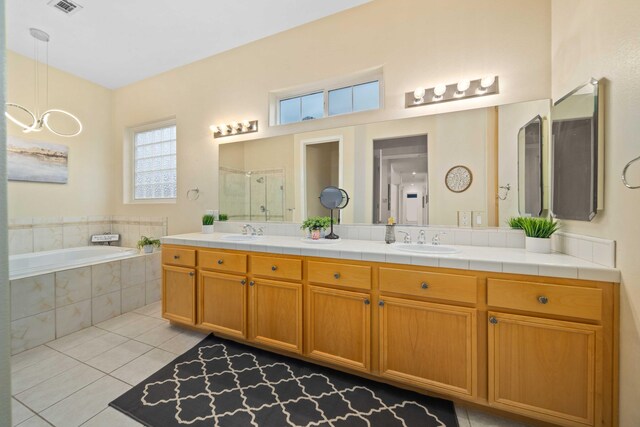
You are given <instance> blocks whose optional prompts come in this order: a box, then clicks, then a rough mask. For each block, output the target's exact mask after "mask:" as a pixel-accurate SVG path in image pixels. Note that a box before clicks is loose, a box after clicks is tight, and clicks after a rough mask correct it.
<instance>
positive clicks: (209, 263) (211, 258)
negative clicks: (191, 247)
mask: <svg viewBox="0 0 640 427" xmlns="http://www.w3.org/2000/svg"><path fill="white" fill-rule="evenodd" d="M198 252H199V257H200V264H199V267H200V268H202V269H205V270H216V271H222V272H226V273H242V274H244V273H246V272H247V256H246V255H245V254H232V253H229V252H219V251H198Z"/></svg>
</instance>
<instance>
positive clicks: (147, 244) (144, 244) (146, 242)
mask: <svg viewBox="0 0 640 427" xmlns="http://www.w3.org/2000/svg"><path fill="white" fill-rule="evenodd" d="M159 247H160V240H159V239H154V238H153V237H147V236H140V240H138V249H144V253H145V254H150V253H152V252H153V248H159Z"/></svg>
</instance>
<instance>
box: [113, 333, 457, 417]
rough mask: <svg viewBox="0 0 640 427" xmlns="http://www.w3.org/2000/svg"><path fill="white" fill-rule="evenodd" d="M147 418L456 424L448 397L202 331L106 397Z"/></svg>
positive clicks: (117, 407) (127, 411)
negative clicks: (173, 356)
mask: <svg viewBox="0 0 640 427" xmlns="http://www.w3.org/2000/svg"><path fill="white" fill-rule="evenodd" d="M110 405H111V406H113V407H114V408H116V409H118V410H119V411H121V412H123V413H125V414H127V415H129V416H130V417H132V418H134V419H136V420H137V421H139V422H141V423H143V424H145V425H147V426H158V427H159V426H162V427H169V426H194V427H200V426H219V427H227V426H235V427H247V426H256V427H257V426H260V427H285V426H310V427H311V426H313V427H329V426H334V427H360V426H363V427H365V426H368V427H395V426H398V427H413V426H416V427H417V426H420V427H428V426H454V427H457V426H458V421H457V418H456V415H455V410H454V407H453V403H452V402H450V401H447V400H442V399H437V398H433V397H428V396H424V395H421V394H418V393H413V392H410V391H407V390H402V389H399V388H396V387H392V386H389V385H386V384H382V383H378V382H375V381H370V380H367V379H364V378H360V377H357V376H354V375H349V374H345V373H342V372H339V371H335V370H333V369H328V368H324V367H321V366H316V365H313V364H311V363H307V362H303V361H300V360H297V359H292V358H289V357H284V356H281V355H278V354H274V353H270V352H267V351H263V350H259V349H256V348H253V347H249V346H246V345H243V344H239V343H236V342H234V341H229V340H225V339H222V338H219V337H215V336H213V335H209V336H208V337H206V338H205V339H204V340H203V341H202V342H200V343H199V344H198V345H197V346H195V347H194V348H192V349H191V350H189V351H187V352H186V353H185V354H183V355H182V356H180V357H178V358H177V359H175V360H174V361H173V362H171V363H169V364H168V365H167V366H165V367H164V368H162V369H161V370H159V371H158V372H156V373H155V374H153V375H152V376H151V377H149V378H147V379H146V380H145V381H143V382H142V383H140V384H138V385H137V386H135V387H133V388H132V389H131V390H129V391H128V392H126V393H125V394H123V395H122V396H120V397H119V398H117V399H116V400H114V401H113V402H111V403H110Z"/></svg>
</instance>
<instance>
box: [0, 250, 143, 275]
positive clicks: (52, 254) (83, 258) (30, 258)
mask: <svg viewBox="0 0 640 427" xmlns="http://www.w3.org/2000/svg"><path fill="white" fill-rule="evenodd" d="M138 254H139V251H138V250H137V249H132V248H122V247H119V246H82V247H79V248H68V249H56V250H53V251H44V252H33V253H28V254H21V255H11V256H10V257H9V279H10V280H15V279H22V278H24V277H29V276H36V275H40V274H45V273H51V272H54V271H60V270H67V269H70V268H76V267H83V266H86V265H92V264H99V263H102V262H108V261H114V260H118V259H123V258H129V257H131V256H135V255H138Z"/></svg>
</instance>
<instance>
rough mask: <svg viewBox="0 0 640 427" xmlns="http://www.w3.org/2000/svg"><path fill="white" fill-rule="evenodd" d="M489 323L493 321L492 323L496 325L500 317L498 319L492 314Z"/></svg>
mask: <svg viewBox="0 0 640 427" xmlns="http://www.w3.org/2000/svg"><path fill="white" fill-rule="evenodd" d="M489 323H491V324H492V325H495V324H496V323H498V319H496V318H495V317H493V316H491V317H489Z"/></svg>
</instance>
